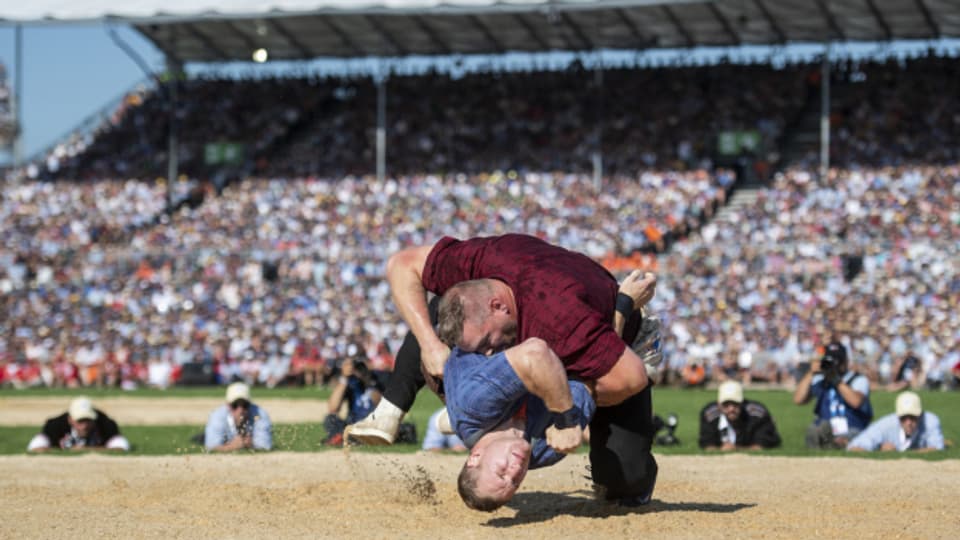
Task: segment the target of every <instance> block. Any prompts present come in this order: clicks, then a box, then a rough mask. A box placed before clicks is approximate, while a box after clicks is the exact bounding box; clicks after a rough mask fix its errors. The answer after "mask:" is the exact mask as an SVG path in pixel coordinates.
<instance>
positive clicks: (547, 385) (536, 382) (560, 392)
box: [506, 338, 583, 453]
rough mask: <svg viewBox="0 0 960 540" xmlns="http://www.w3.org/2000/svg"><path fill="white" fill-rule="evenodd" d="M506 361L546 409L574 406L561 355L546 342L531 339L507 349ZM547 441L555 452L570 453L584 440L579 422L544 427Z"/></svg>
mask: <svg viewBox="0 0 960 540" xmlns="http://www.w3.org/2000/svg"><path fill="white" fill-rule="evenodd" d="M506 356H507V362H509V363H510V366H511V367H512V368H513V370H514V371H515V372H516V373H517V376H518V377H519V378H520V381H521V382H522V383H523V385H524V386H525V387H526V388H527V390H529V391H530V393H532V394H533V395H535V396H537V397H539V398H541V399H543V401H544V403H545V404H546V405H547V409H548V410H550V411H552V412H556V413H563V412H566V411H568V410H570V409H572V408H573V395H572V394H571V393H570V385H569V384H568V383H567V373H566V371H565V370H564V368H563V363H562V362H561V361H560V358H558V357H557V355H556V354H555V353H554V352H553V351H552V350H550V347H548V346H547V342H545V341H543V340H542V339H539V338H530V339H527V340H526V341H524V342H523V343H521V344H520V345H517V346H515V347H511V348H509V349H507V351H506ZM545 435H546V439H547V444H548V445H550V446H551V447H552V448H553V449H554V450H556V451H557V452H562V453H569V452H573V451H574V450H576V449H577V447H578V446H580V443H581V442H582V441H583V428H582V427H581V426H580V423H579V421H578V422H574V424H573V425H567V426H564V425H562V424H561V423H559V421H558V422H557V423H555V424H553V425H551V426H549V427H548V428H547V430H546V434H545Z"/></svg>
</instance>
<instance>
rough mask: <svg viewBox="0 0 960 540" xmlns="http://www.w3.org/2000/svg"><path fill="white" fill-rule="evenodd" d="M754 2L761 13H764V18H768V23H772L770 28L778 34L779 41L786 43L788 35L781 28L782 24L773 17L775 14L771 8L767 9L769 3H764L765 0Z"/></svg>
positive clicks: (754, 0) (755, 0)
mask: <svg viewBox="0 0 960 540" xmlns="http://www.w3.org/2000/svg"><path fill="white" fill-rule="evenodd" d="M753 3H754V4H756V5H757V9H759V10H760V13H762V14H763V18H764V19H766V20H767V24H769V25H770V29H771V30H773V33H774V34H776V35H777V42H778V43H786V42H787V35H786V34H784V33H783V29H782V28H780V25H779V24H777V20H776V19H774V18H773V15H771V14H770V10H769V9H767V5H766V4H764V3H763V0H753Z"/></svg>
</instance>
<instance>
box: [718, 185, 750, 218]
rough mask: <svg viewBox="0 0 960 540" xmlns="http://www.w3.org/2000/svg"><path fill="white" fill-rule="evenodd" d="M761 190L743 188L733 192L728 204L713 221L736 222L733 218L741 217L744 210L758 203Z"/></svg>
mask: <svg viewBox="0 0 960 540" xmlns="http://www.w3.org/2000/svg"><path fill="white" fill-rule="evenodd" d="M761 189H762V188H759V187H742V188H740V189H737V190H736V191H734V192H733V195H732V196H731V197H730V200H728V201H727V204H725V205H723V206H722V207H721V208H720V210H719V211H718V212H717V214H716V215H715V216H714V217H713V221H718V222H727V223H729V222H731V221H736V219H733V218H732V216H737V215H740V213H741V209H742V208H749V207H751V206H753V205H754V203H756V200H757V197H759V196H760V190H761Z"/></svg>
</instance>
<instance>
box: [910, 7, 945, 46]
mask: <svg viewBox="0 0 960 540" xmlns="http://www.w3.org/2000/svg"><path fill="white" fill-rule="evenodd" d="M916 3H917V8H918V9H919V10H920V13H922V14H923V20H925V21H927V26H929V27H930V30H931V31H932V32H933V37H935V38H937V39H940V27H939V26H938V25H937V22H936V21H935V20H933V15H932V14H931V13H930V8H928V7H927V3H926V2H924V1H923V0H916Z"/></svg>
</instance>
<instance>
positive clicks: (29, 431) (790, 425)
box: [0, 388, 960, 460]
mask: <svg viewBox="0 0 960 540" xmlns="http://www.w3.org/2000/svg"><path fill="white" fill-rule="evenodd" d="M81 393H83V394H86V395H89V396H90V397H91V398H93V399H94V401H95V402H96V400H97V398H102V397H110V396H121V395H122V396H124V397H142V398H144V399H162V398H163V397H167V396H170V397H181V398H182V397H221V396H222V395H223V389H222V388H172V389H169V390H165V391H161V390H139V391H136V392H122V391H120V390H113V389H111V390H85V391H83V392H81V391H76V390H25V391H14V390H3V391H0V398H4V397H7V398H10V397H17V396H59V395H62V396H65V397H67V396H72V395H78V394H81ZM328 394H329V392H328V391H326V390H322V389H321V390H318V389H303V388H277V389H273V390H268V389H264V388H258V389H257V390H256V397H257V398H258V399H265V398H287V399H326V398H327V396H328ZM745 394H746V397H747V398H748V399H753V400H756V401H760V402H762V403H763V404H765V405H766V406H767V407H768V408H769V409H770V411H771V413H772V414H773V418H774V420H775V421H776V423H777V428H778V429H779V431H780V435H781V437H782V438H783V446H782V447H781V448H779V449H777V450H770V451H765V452H763V453H764V454H765V455H777V456H825V455H830V456H842V455H847V454H846V453H845V452H843V451H839V450H838V451H811V450H807V449H806V448H805V447H804V444H803V434H804V430H805V428H806V426H807V424H809V422H810V420H811V419H812V417H813V413H812V409H813V405H812V403H808V404H807V405H804V406H796V405H794V404H793V401H792V394H791V393H790V392H787V391H783V390H769V391H755V390H748V391H747V392H746V393H745ZM920 396H921V398H922V399H923V405H924V408H925V409H926V410H929V411H932V412H934V413H936V414H937V415H938V416H939V417H940V421H941V423H942V424H943V431H944V437H946V439H947V440H948V444H950V446H949V448H948V449H947V450H945V451H944V452H937V453H933V454H923V455H920V454H914V455H912V456H911V457H914V458H921V459H934V460H937V459H956V458H960V447H958V443H960V393H958V392H920ZM870 397H871V401H872V402H873V406H874V410H875V412H876V417H880V416H883V415H885V414H888V413H890V412H892V411H893V402H894V399H895V397H896V394H894V393H890V392H880V391H876V392H872V393H871V394H870ZM713 399H716V392H715V391H714V390H681V389H675V388H656V389H655V390H654V398H653V403H654V411H655V412H656V413H657V414H659V415H661V416H663V417H664V418H665V417H666V415H667V414H669V413H675V414H677V415H678V416H679V418H680V422H679V425H678V427H677V431H676V435H677V437H678V438H679V439H680V443H681V444H680V445H678V446H656V447H655V448H654V451H655V453H658V454H699V453H701V451H700V449H699V448H698V447H697V433H698V429H699V419H698V415H699V412H700V409H701V408H702V407H703V406H704V405H705V404H706V403H707V402H709V401H711V400H713ZM438 407H440V400H439V399H437V397H436V396H434V395H433V394H431V393H430V392H428V391H424V392H421V393H420V396H419V397H418V398H417V402H416V404H415V405H414V408H413V410H412V411H411V412H410V414H409V415H407V421H410V422H413V423H414V424H416V426H417V434H418V436H419V437H421V438H422V437H423V434H424V432H425V429H426V422H427V419H428V418H429V417H430V415H431V414H432V413H433V411H435V410H436V409H437V408H438ZM268 410H269V409H268ZM59 412H62V411H56V410H52V411H50V416H54V415H55V414H59ZM108 412H109V411H108ZM0 414H2V410H0ZM120 427H121V430H122V431H123V433H124V434H125V435H126V436H127V438H128V439H129V440H130V442H131V444H132V445H133V447H134V448H133V451H132V452H131V453H132V454H134V455H163V454H182V453H187V454H190V453H193V454H196V453H201V452H202V449H201V447H200V446H198V445H196V444H194V443H192V442H191V441H190V438H191V437H192V436H193V435H196V434H198V433H200V432H201V431H202V430H203V426H202V425H196V426H128V425H121V426H120ZM39 428H40V426H39V425H38V426H36V427H31V426H24V427H0V454H6V455H9V454H23V453H24V449H25V448H26V445H27V442H28V441H29V440H30V438H31V437H32V436H33V435H34V434H35V433H36V432H37V431H38V430H39ZM323 436H324V432H323V428H322V427H321V426H320V425H319V424H278V425H275V426H274V445H275V449H276V450H284V451H294V452H313V451H329V450H332V449H330V448H327V447H323V446H321V445H320V441H321V440H322V439H323ZM418 449H419V446H418V445H412V444H406V445H396V446H393V447H390V448H389V449H385V448H382V447H381V448H376V449H358V450H361V451H367V450H375V451H391V452H414V451H416V450H418ZM581 451H585V450H581ZM871 455H872V456H876V457H878V458H883V459H889V458H895V457H899V454H887V453H879V452H878V453H874V454H871ZM857 457H864V454H857Z"/></svg>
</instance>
